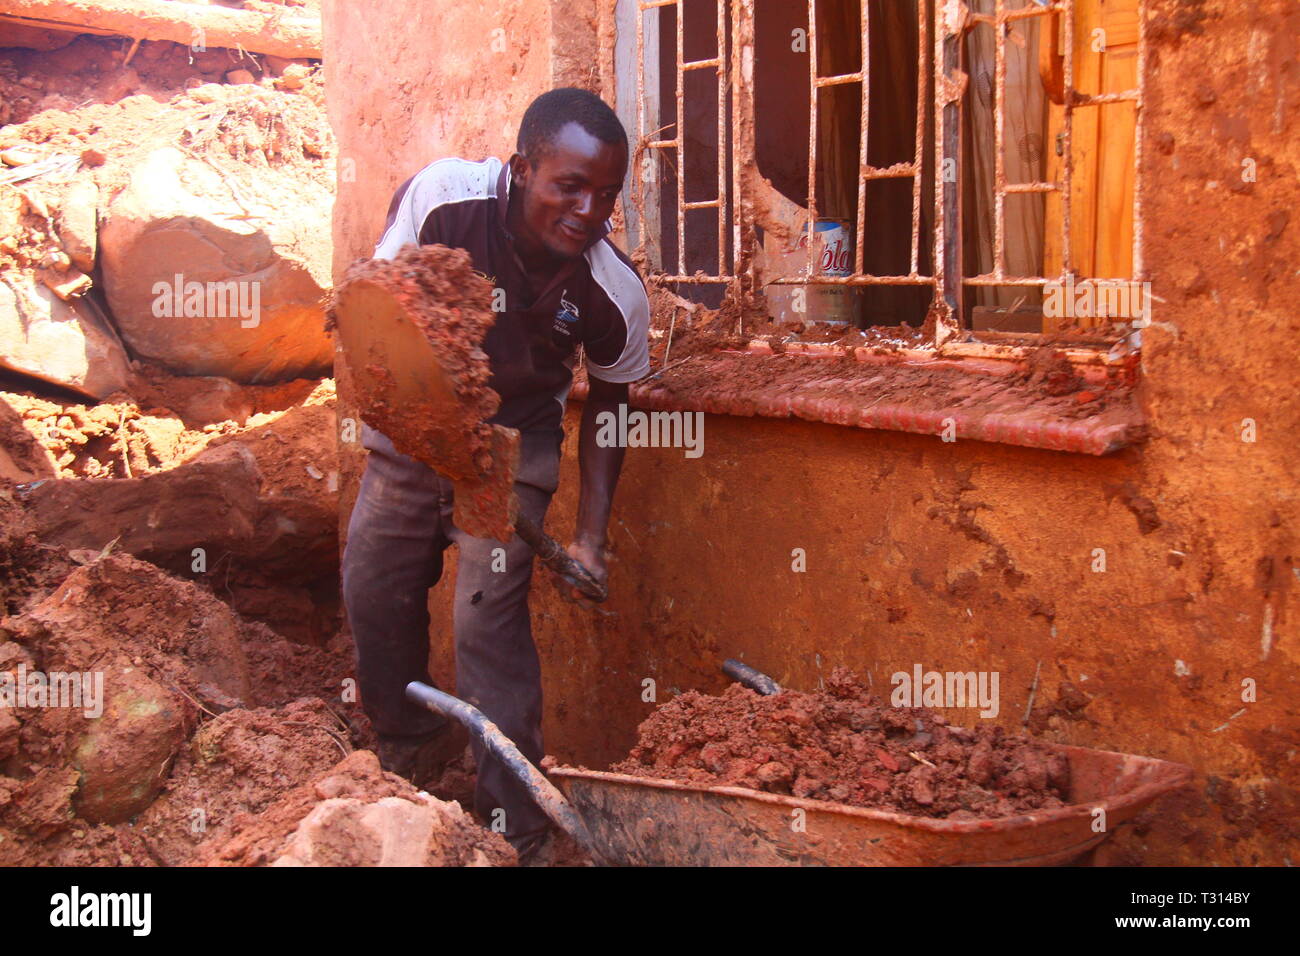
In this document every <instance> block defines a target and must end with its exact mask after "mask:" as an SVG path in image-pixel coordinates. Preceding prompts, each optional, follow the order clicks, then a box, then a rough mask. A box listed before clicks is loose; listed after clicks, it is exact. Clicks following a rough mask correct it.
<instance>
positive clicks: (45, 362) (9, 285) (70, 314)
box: [0, 271, 130, 399]
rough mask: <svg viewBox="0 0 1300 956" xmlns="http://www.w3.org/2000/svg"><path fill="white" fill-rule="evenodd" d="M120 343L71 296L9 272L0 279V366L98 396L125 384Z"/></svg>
mask: <svg viewBox="0 0 1300 956" xmlns="http://www.w3.org/2000/svg"><path fill="white" fill-rule="evenodd" d="M127 362H128V359H127V356H126V353H125V352H124V351H123V349H122V346H121V344H120V343H118V341H117V340H116V339H115V338H113V336H112V335H111V334H110V332H108V331H107V330H106V329H104V328H103V327H101V326H100V324H99V322H98V321H97V320H96V319H95V317H94V316H93V315H92V314H91V313H90V312H89V311H87V310H85V309H83V308H82V307H81V305H80V304H79V303H78V302H77V300H76V299H72V300H69V301H67V302H65V301H63V300H62V299H60V298H59V297H58V296H56V295H55V294H54V293H53V292H51V291H50V290H49V289H47V288H46V287H45V286H43V285H41V284H40V283H39V282H37V281H35V279H34V278H32V277H31V276H30V275H28V274H25V273H22V272H18V271H13V272H9V273H8V274H7V275H5V277H4V279H3V280H0V367H3V368H7V369H10V370H12V371H15V372H21V373H22V374H24V375H30V376H32V377H34V378H39V379H41V380H42V381H46V382H52V383H53V384H55V385H62V386H63V387H64V388H70V389H72V390H74V391H77V392H80V393H81V394H82V395H87V396H89V397H91V398H95V399H99V398H104V397H105V396H107V395H109V394H111V393H112V392H116V391H118V390H120V389H123V388H125V387H126V384H127V380H128V377H129V375H130V370H129V368H128V365H127Z"/></svg>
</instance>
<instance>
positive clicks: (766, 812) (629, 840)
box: [407, 682, 1192, 866]
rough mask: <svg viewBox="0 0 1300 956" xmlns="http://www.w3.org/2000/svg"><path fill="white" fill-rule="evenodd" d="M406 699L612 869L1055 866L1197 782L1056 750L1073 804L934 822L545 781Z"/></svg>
mask: <svg viewBox="0 0 1300 956" xmlns="http://www.w3.org/2000/svg"><path fill="white" fill-rule="evenodd" d="M407 696H408V697H409V698H410V699H411V700H412V701H414V702H416V703H419V704H421V705H423V706H426V707H428V708H429V709H431V710H434V711H436V712H437V713H440V714H443V715H444V716H447V717H450V718H453V719H455V720H458V721H460V722H461V723H462V724H464V725H465V727H466V728H467V729H468V730H469V731H470V733H471V734H473V735H474V736H475V737H476V738H477V739H478V740H479V741H480V742H481V743H482V744H483V745H484V746H486V747H487V748H488V749H489V750H490V751H491V752H492V753H493V754H494V755H496V756H497V757H498V758H499V759H501V760H502V761H503V763H504V764H505V766H506V767H507V768H508V769H509V770H510V771H511V772H512V773H514V774H515V776H516V777H517V778H518V779H519V780H520V782H521V783H522V784H523V785H524V787H525V788H526V789H527V790H528V792H529V794H530V795H531V796H532V798H533V799H534V801H536V803H537V805H538V806H539V807H540V808H541V809H542V810H543V811H545V812H546V813H547V815H548V816H550V818H551V819H552V820H553V821H554V822H555V823H556V825H558V826H559V827H561V828H562V829H563V830H564V831H565V832H567V833H568V834H569V835H570V836H572V837H573V838H574V840H576V841H577V842H578V844H579V845H580V846H582V847H583V848H584V849H585V850H587V852H588V853H590V854H591V855H592V857H593V858H594V859H595V860H596V861H597V862H599V863H604V864H607V865H613V866H1051V865H1056V864H1063V863H1070V862H1073V861H1075V860H1077V859H1078V858H1080V857H1082V856H1083V855H1085V854H1087V853H1088V852H1090V851H1091V850H1093V849H1094V848H1095V847H1097V846H1098V845H1099V844H1100V843H1101V842H1102V841H1103V840H1105V839H1106V837H1107V836H1109V835H1110V834H1111V833H1113V832H1114V830H1115V828H1116V827H1118V826H1120V825H1122V824H1123V823H1125V822H1127V821H1128V820H1130V819H1132V817H1133V816H1135V815H1136V814H1137V813H1138V812H1139V811H1141V810H1142V809H1143V808H1145V807H1146V806H1147V805H1149V804H1150V803H1151V801H1153V800H1155V799H1156V798H1157V797H1159V796H1161V795H1162V794H1164V793H1167V792H1169V791H1171V790H1174V789H1176V788H1178V787H1181V786H1183V785H1184V784H1186V783H1188V782H1189V781H1190V780H1191V776H1192V770H1191V768H1190V767H1186V766H1184V765H1182V764H1176V763H1170V762H1169V761H1165V760H1156V759H1153V758H1149V757H1138V756H1134V755H1132V754H1120V753H1111V752H1109V751H1105V750H1088V749H1086V748H1083V747H1065V746H1056V747H1053V748H1052V749H1055V750H1057V751H1058V752H1060V753H1063V754H1064V755H1065V756H1066V759H1067V760H1069V763H1070V779H1071V786H1070V794H1069V799H1070V803H1069V805H1068V806H1065V807H1059V808H1057V809H1055V810H1042V811H1036V812H1034V813H1026V814H1019V815H1017V816H1011V817H1000V818H997V819H992V820H935V819H930V818H928V817H917V816H911V815H908V814H904V813H895V812H892V811H887V810H872V809H867V808H864V807H851V806H847V805H845V804H839V803H828V802H825V801H821V800H804V799H799V798H797V797H788V796H783V795H781V794H773V793H764V792H762V791H758V790H748V789H745V788H743V787H701V786H692V785H690V784H684V783H678V782H676V781H672V780H657V779H653V778H649V777H637V776H631V775H628V774H620V773H606V772H602V771H595V770H581V769H575V768H572V767H556V768H553V769H552V770H551V771H550V774H549V779H548V777H547V776H545V775H543V774H542V772H541V771H540V770H538V769H537V768H536V767H534V766H533V765H532V764H531V763H529V762H528V761H527V760H526V759H524V757H523V755H522V754H520V753H519V750H518V749H517V748H516V747H515V746H514V744H513V743H512V742H511V741H510V740H509V739H508V738H507V737H505V735H504V734H502V733H501V732H500V730H498V729H497V728H496V726H495V725H493V724H492V723H491V722H490V721H488V720H487V718H485V717H484V716H483V714H482V713H480V712H479V711H478V710H477V709H475V708H474V707H471V706H470V705H469V704H467V703H465V702H464V701H461V700H457V699H456V698H454V697H452V696H450V695H449V694H446V693H444V692H442V691H439V690H437V689H436V688H432V687H428V686H427V685H424V684H420V683H418V682H413V683H411V684H410V685H408V687H407ZM1049 746H1050V745H1049Z"/></svg>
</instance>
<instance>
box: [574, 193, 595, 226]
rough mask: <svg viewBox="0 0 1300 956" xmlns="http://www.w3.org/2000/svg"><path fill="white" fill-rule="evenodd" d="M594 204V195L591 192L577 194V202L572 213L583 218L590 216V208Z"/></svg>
mask: <svg viewBox="0 0 1300 956" xmlns="http://www.w3.org/2000/svg"><path fill="white" fill-rule="evenodd" d="M595 205H596V197H595V195H594V194H593V193H589V192H583V193H579V194H578V199H577V204H576V205H575V206H574V207H573V214H574V215H575V216H580V217H582V218H583V219H589V218H591V211H592V208H593V207H594V206H595Z"/></svg>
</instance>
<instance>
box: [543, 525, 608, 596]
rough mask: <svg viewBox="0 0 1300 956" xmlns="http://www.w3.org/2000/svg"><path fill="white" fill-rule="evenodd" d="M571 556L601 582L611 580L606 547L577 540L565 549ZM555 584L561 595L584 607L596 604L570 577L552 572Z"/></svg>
mask: <svg viewBox="0 0 1300 956" xmlns="http://www.w3.org/2000/svg"><path fill="white" fill-rule="evenodd" d="M565 550H566V551H568V553H569V557H571V558H573V559H574V560H575V561H577V562H578V563H579V564H581V565H582V566H583V567H584V568H586V569H587V570H588V571H590V572H591V576H592V577H593V578H595V579H596V581H597V582H598V583H600V584H604V583H605V582H606V581H608V580H609V565H608V562H607V559H606V555H605V549H604V548H603V547H600V546H598V545H594V544H591V543H589V542H583V541H575V542H573V544H571V545H569V546H568V548H566V549H565ZM552 577H553V578H554V581H555V586H556V588H557V589H558V590H559V592H560V597H562V598H564V600H566V601H569V602H572V603H574V604H580V605H582V606H583V607H587V608H592V607H595V606H596V604H595V602H594V601H592V600H591V599H590V598H588V597H587V596H586V595H584V594H583V593H582V592H581V591H579V590H578V588H577V586H576V585H574V583H573V581H572V580H571V579H570V578H567V577H564V576H562V575H559V574H555V573H554V572H552Z"/></svg>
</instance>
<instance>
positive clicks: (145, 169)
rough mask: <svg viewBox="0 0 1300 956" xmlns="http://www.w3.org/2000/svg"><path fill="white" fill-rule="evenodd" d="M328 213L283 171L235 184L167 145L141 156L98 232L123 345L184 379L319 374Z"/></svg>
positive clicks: (315, 190)
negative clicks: (194, 377)
mask: <svg viewBox="0 0 1300 956" xmlns="http://www.w3.org/2000/svg"><path fill="white" fill-rule="evenodd" d="M330 209H331V199H330V196H329V195H328V193H327V192H326V191H325V190H323V189H321V188H320V187H318V186H315V185H313V184H312V183H311V182H309V181H297V180H295V179H294V178H292V176H291V174H289V173H287V172H285V171H282V170H280V169H276V168H271V167H268V168H259V169H257V170H256V171H255V172H253V173H252V174H250V175H249V176H247V177H241V178H239V179H237V180H236V179H234V178H230V177H227V176H225V175H223V174H221V173H219V172H218V171H217V170H216V169H215V168H213V167H212V166H211V165H209V164H208V163H205V162H202V161H200V160H197V159H193V158H191V157H189V156H187V155H186V154H185V153H183V152H181V151H180V150H178V149H175V148H172V147H167V148H164V149H158V150H154V151H153V152H150V153H148V154H147V155H146V156H145V158H144V159H143V160H142V161H141V162H140V163H139V164H138V165H137V166H136V168H135V169H134V171H133V172H132V176H131V181H130V184H129V185H128V186H127V188H126V189H125V190H123V191H122V192H121V193H120V194H119V195H118V196H117V198H116V199H114V200H113V202H112V204H111V205H110V206H109V209H108V216H107V219H106V220H105V221H103V222H102V223H101V225H100V230H99V256H100V261H101V263H102V264H103V270H104V273H103V274H104V286H105V292H106V294H107V296H108V301H109V304H110V306H111V307H112V310H113V316H114V319H115V321H116V323H117V327H118V330H119V331H120V332H121V334H122V337H123V338H124V339H125V340H126V342H127V344H128V345H129V346H130V347H131V349H132V350H133V351H134V352H136V353H138V354H139V355H140V356H143V357H145V358H149V359H153V360H155V361H157V362H159V363H161V364H162V365H165V366H167V367H168V368H170V369H172V370H173V371H176V372H179V373H182V374H186V375H222V376H225V377H227V378H232V379H235V380H236V381H241V382H268V381H275V380H279V379H285V378H293V377H297V376H314V375H319V374H324V373H325V372H327V370H328V369H329V368H330V365H331V363H332V360H333V346H332V345H331V343H330V340H329V336H328V335H327V334H326V332H325V331H324V327H323V319H322V299H323V296H324V295H325V290H326V289H327V288H328V285H329V276H330V268H331V264H330V241H329V236H330ZM231 283H233V284H231Z"/></svg>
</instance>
